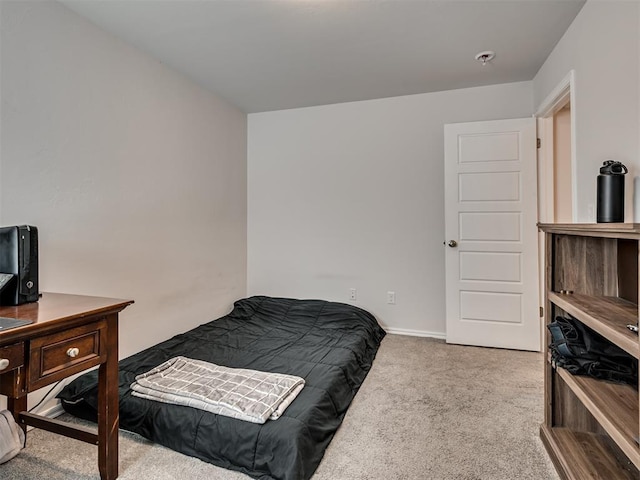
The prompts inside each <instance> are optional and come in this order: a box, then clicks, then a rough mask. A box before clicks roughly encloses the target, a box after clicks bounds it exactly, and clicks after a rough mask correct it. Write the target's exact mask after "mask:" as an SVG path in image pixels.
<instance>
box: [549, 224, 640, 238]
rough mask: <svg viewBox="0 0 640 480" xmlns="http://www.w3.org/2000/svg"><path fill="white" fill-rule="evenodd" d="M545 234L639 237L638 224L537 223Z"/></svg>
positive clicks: (639, 226)
mask: <svg viewBox="0 0 640 480" xmlns="http://www.w3.org/2000/svg"><path fill="white" fill-rule="evenodd" d="M538 228H539V229H540V230H542V231H543V232H545V233H556V234H563V235H579V236H585V237H607V238H631V239H634V240H637V239H638V238H639V236H640V223H538Z"/></svg>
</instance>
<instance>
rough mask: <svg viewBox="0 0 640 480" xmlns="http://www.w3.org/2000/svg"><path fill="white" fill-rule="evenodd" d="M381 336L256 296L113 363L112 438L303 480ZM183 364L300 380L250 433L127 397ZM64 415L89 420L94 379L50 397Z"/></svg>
mask: <svg viewBox="0 0 640 480" xmlns="http://www.w3.org/2000/svg"><path fill="white" fill-rule="evenodd" d="M384 335H385V332H384V330H383V329H382V328H381V327H380V326H379V325H378V323H377V321H376V320H375V318H374V317H373V316H372V315H371V314H370V313H368V312H366V311H365V310H362V309H360V308H357V307H354V306H351V305H346V304H341V303H335V302H327V301H322V300H294V299H286V298H272V297H264V296H255V297H250V298H246V299H242V300H239V301H237V302H236V303H235V304H234V308H233V310H232V312H231V313H229V314H228V315H225V316H224V317H221V318H219V319H217V320H214V321H211V322H209V323H206V324H204V325H200V326H199V327H197V328H195V329H193V330H190V331H188V332H186V333H183V334H180V335H177V336H175V337H173V338H171V339H169V340H167V341H165V342H162V343H160V344H158V345H155V346H153V347H151V348H148V349H147V350H144V351H142V352H140V353H137V354H135V355H133V356H131V357H128V358H126V359H124V360H121V361H120V363H119V366H120V372H119V383H120V385H119V393H120V428H123V429H125V430H129V431H133V432H136V433H138V434H140V435H142V436H144V437H146V438H148V439H150V440H152V441H154V442H156V443H159V444H162V445H165V446H166V447H169V448H171V449H173V450H176V451H179V452H182V453H185V454H187V455H190V456H194V457H198V458H200V459H202V460H204V461H207V462H209V463H212V464H214V465H218V466H221V467H224V468H229V469H232V470H237V471H240V472H244V473H246V474H248V475H250V476H252V477H255V478H262V479H286V480H300V479H308V478H310V477H311V475H312V474H313V472H314V471H315V470H316V468H317V466H318V464H319V463H320V460H321V459H322V456H323V454H324V451H325V449H326V448H327V446H328V444H329V442H330V441H331V439H332V438H333V435H334V434H335V432H336V430H337V429H338V427H339V426H340V423H341V422H342V419H343V418H344V415H345V413H346V411H347V408H348V407H349V404H350V403H351V401H352V400H353V397H354V396H355V394H356V392H357V391H358V389H359V388H360V385H361V384H362V382H363V381H364V379H365V377H366V375H367V373H368V371H369V369H370V368H371V364H372V362H373V359H374V357H375V355H376V352H377V350H378V347H379V345H380V342H381V340H382V338H383V337H384ZM180 355H181V356H185V357H190V358H194V359H198V360H204V361H207V362H212V363H215V364H219V365H224V366H228V367H232V368H247V369H253V370H260V371H265V372H276V373H286V374H291V375H297V376H300V377H302V378H304V379H305V382H306V383H305V386H304V388H303V389H302V391H301V392H300V394H299V395H298V397H297V398H296V399H295V400H294V401H293V403H291V405H290V406H289V407H288V408H287V410H286V411H285V412H284V415H283V416H282V417H280V418H279V419H277V420H268V421H267V422H266V423H264V424H262V425H261V424H256V423H251V422H247V421H243V420H238V419H234V418H231V417H225V416H220V415H216V414H213V413H209V412H206V411H203V410H198V409H195V408H192V407H185V406H179V405H169V404H165V403H160V402H155V401H152V400H146V399H142V398H138V397H135V396H133V395H131V389H130V385H131V383H133V381H134V379H135V376H136V375H138V374H141V373H144V372H147V371H148V370H151V369H152V368H153V367H155V366H157V365H159V364H161V363H163V362H165V361H166V360H168V359H170V358H172V357H176V356H180ZM58 397H59V398H60V399H61V400H62V405H63V407H64V409H65V410H66V411H67V412H69V413H71V414H73V415H75V416H78V417H80V418H84V419H88V420H93V421H95V420H96V419H97V405H98V402H97V371H92V372H89V373H86V374H84V375H82V376H81V377H78V378H77V379H76V380H74V381H73V382H72V383H70V384H69V385H68V386H66V387H65V388H64V389H63V391H62V392H61V393H60V394H59V395H58Z"/></svg>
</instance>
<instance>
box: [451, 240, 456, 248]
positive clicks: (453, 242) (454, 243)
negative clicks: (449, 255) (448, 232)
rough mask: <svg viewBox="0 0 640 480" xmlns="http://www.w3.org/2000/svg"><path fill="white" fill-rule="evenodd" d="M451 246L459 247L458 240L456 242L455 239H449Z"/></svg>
mask: <svg viewBox="0 0 640 480" xmlns="http://www.w3.org/2000/svg"><path fill="white" fill-rule="evenodd" d="M449 246H450V247H451V248H454V247H457V246H458V242H456V241H455V240H449Z"/></svg>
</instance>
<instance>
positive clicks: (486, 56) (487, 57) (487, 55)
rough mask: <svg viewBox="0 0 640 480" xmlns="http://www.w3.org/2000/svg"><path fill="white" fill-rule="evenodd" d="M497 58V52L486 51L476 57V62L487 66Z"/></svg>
mask: <svg viewBox="0 0 640 480" xmlns="http://www.w3.org/2000/svg"><path fill="white" fill-rule="evenodd" d="M495 56H496V52H492V51H491V50H486V51H484V52H480V53H479V54H477V55H476V60H478V61H479V62H480V63H482V65H483V66H484V65H486V64H487V62H490V61H491V60H493V57H495Z"/></svg>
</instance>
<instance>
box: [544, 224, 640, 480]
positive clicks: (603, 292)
mask: <svg viewBox="0 0 640 480" xmlns="http://www.w3.org/2000/svg"><path fill="white" fill-rule="evenodd" d="M539 227H540V229H541V230H542V231H543V232H545V234H546V235H545V243H546V247H545V248H546V253H545V257H546V262H545V264H546V278H545V285H546V288H545V292H546V293H545V297H546V299H545V312H544V313H545V320H546V322H547V323H549V322H551V321H553V319H554V318H555V317H556V316H558V315H566V314H569V315H571V316H572V317H574V318H575V319H577V320H579V321H580V322H582V323H584V324H585V325H587V326H588V327H590V328H591V329H593V330H595V331H596V332H598V333H599V334H600V335H602V336H603V337H605V338H606V339H607V340H609V341H610V342H611V343H613V344H615V345H617V346H619V347H620V348H622V349H623V350H625V351H626V352H628V353H629V354H631V355H632V356H633V357H635V358H636V359H638V358H640V343H639V341H638V335H637V334H635V333H633V332H631V331H630V330H629V329H628V328H627V325H628V324H637V323H638V254H639V242H640V225H638V224H564V225H562V224H544V225H540V226H539ZM549 343H550V339H549V338H547V342H545V345H548V344H549ZM545 358H547V362H546V367H545V421H544V423H543V424H542V426H541V428H540V435H541V437H542V440H543V442H544V444H545V447H546V448H547V451H548V452H549V455H550V456H551V459H552V460H553V462H554V464H555V466H556V469H557V470H558V473H559V474H560V476H561V477H562V478H563V479H572V480H587V479H602V480H614V479H636V480H638V479H640V447H639V446H638V436H639V433H640V415H639V411H640V398H639V395H638V385H634V386H631V385H624V384H618V383H613V382H608V381H603V380H598V379H595V378H591V377H586V376H574V375H572V374H571V373H569V372H568V371H566V370H564V369H562V368H559V367H558V368H555V367H554V366H553V365H552V364H551V362H550V361H549V359H550V355H549V352H548V351H547V350H545Z"/></svg>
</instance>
